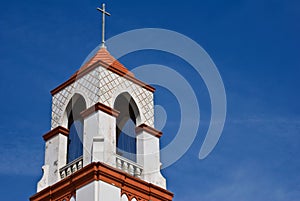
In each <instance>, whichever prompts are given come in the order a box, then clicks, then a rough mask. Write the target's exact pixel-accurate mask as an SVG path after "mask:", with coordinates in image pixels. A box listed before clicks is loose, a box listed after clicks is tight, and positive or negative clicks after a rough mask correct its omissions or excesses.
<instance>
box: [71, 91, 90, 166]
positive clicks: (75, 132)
mask: <svg viewBox="0 0 300 201" xmlns="http://www.w3.org/2000/svg"><path fill="white" fill-rule="evenodd" d="M85 109H86V102H85V100H84V98H83V97H82V96H80V95H78V94H76V95H74V96H73V97H72V99H71V100H70V102H69V104H68V106H67V116H68V129H69V131H70V132H69V136H68V148H67V150H68V151H67V163H70V162H72V161H74V160H76V159H77V158H79V157H81V156H82V154H83V144H82V142H83V126H84V121H83V118H82V117H81V115H80V113H81V112H82V111H84V110H85Z"/></svg>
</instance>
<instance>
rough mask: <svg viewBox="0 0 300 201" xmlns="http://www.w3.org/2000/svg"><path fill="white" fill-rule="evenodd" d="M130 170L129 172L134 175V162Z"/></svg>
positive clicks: (130, 165)
mask: <svg viewBox="0 0 300 201" xmlns="http://www.w3.org/2000/svg"><path fill="white" fill-rule="evenodd" d="M128 170H129V172H128V173H129V174H131V175H134V167H133V165H132V164H129V168H128Z"/></svg>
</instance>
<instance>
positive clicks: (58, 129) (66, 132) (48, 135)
mask: <svg viewBox="0 0 300 201" xmlns="http://www.w3.org/2000/svg"><path fill="white" fill-rule="evenodd" d="M58 134H63V135H65V136H68V135H69V129H67V128H64V127H62V126H58V127H56V128H54V129H52V130H51V131H49V132H48V133H46V134H44V135H43V138H44V140H45V141H47V140H49V139H50V138H52V137H54V136H56V135H58Z"/></svg>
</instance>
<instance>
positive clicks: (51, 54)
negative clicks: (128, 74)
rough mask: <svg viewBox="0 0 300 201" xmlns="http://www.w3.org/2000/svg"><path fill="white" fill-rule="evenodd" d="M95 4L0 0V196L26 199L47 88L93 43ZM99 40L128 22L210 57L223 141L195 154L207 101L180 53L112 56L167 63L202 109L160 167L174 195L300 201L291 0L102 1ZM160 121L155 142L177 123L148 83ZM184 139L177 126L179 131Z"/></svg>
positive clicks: (37, 167)
mask: <svg viewBox="0 0 300 201" xmlns="http://www.w3.org/2000/svg"><path fill="white" fill-rule="evenodd" d="M100 3H102V2H99V1H95V0H88V1H78V0H73V1H70V0H51V1H50V0H39V1H33V0H28V1H20V0H11V1H1V8H2V10H1V13H0V67H1V74H0V76H1V79H0V90H1V104H0V109H1V111H2V115H1V116H0V160H1V161H0V194H1V195H2V197H3V200H8V199H10V200H27V199H28V197H29V196H31V195H33V194H34V193H35V189H36V183H37V181H38V180H39V179H40V177H41V175H42V172H41V166H42V164H43V154H44V142H43V139H42V135H43V134H44V133H46V132H47V131H48V130H49V129H50V109H51V108H50V107H51V95H50V93H49V91H50V90H51V89H53V88H55V87H56V86H57V85H59V84H60V83H62V82H63V81H65V80H66V79H67V78H69V76H70V75H72V73H74V72H75V71H76V70H77V69H78V68H79V67H80V64H81V63H82V62H83V60H84V59H85V57H86V56H87V55H88V54H89V52H90V51H91V50H92V49H93V48H94V47H96V46H97V45H98V44H99V42H100V23H101V22H100V16H99V13H98V12H97V11H96V9H95V8H96V7H97V6H99V5H100ZM106 3H107V9H108V10H109V11H110V12H111V14H112V16H111V17H110V18H109V19H108V29H107V37H112V36H114V35H117V34H119V33H122V32H124V31H129V30H132V29H137V28H148V27H156V28H164V29H170V30H173V31H177V32H179V33H182V34H185V35H186V36H188V37H190V38H191V39H193V40H194V41H196V42H197V43H199V44H200V45H201V46H202V47H203V48H204V49H205V50H206V51H207V52H208V53H209V55H210V56H211V57H212V59H213V60H214V62H215V64H216V65H217V67H218V69H219V72H220V74H221V76H222V79H223V82H224V85H225V88H226V94H227V101H228V105H227V106H228V108H227V109H228V113H227V119H226V124H225V128H224V131H223V134H222V137H221V139H220V141H219V143H218V145H217V146H216V148H215V149H214V151H213V152H212V153H211V154H210V155H209V156H208V157H207V158H206V159H204V160H199V159H198V153H199V149H200V147H201V144H202V142H203V139H204V137H205V134H206V132H207V129H208V123H209V120H210V100H209V96H208V92H207V89H206V87H205V84H204V83H203V81H202V80H201V79H199V78H195V77H193V76H192V75H193V74H194V71H193V69H192V68H191V67H190V66H189V65H188V64H187V63H185V62H184V61H182V60H180V59H179V58H176V57H175V56H174V55H169V54H166V53H162V52H157V51H141V52H136V53H133V54H130V55H128V56H126V57H124V58H121V62H122V63H123V64H124V65H125V66H127V67H128V68H129V69H132V68H134V67H137V66H139V65H144V64H148V63H159V64H164V65H167V66H172V68H173V69H175V70H176V71H178V72H180V73H181V74H182V75H183V76H185V77H186V78H187V80H188V81H189V82H190V84H191V85H192V86H193V88H194V90H195V93H196V95H197V98H198V101H199V106H200V108H201V122H200V127H199V131H198V135H197V138H196V139H195V141H194V143H193V144H192V146H191V147H190V149H189V150H188V152H187V153H186V154H185V155H184V156H183V157H182V158H181V159H180V160H178V161H177V162H176V163H174V164H173V165H172V166H170V167H168V168H166V169H164V170H163V174H164V175H165V176H166V178H167V181H168V188H169V190H171V191H172V192H174V193H175V198H174V200H175V201H179V200H180V201H186V200H202V201H208V200H209V201H214V200H223V201H227V200H231V201H232V200H239V201H250V200H251V201H252V200H256V201H262V200H264V201H265V200H272V201H277V200H278V201H279V200H280V201H296V200H299V199H300V174H299V170H300V160H299V154H300V135H299V131H300V109H299V105H298V104H299V102H300V95H299V89H298V88H299V86H300V80H299V73H300V69H299V66H300V59H299V52H300V51H299V46H300V39H299V33H300V25H299V21H300V3H299V1H296V0H290V1H286V0H274V1H271V0H270V1H263V0H226V1H225V0H222V1H221V0H210V1H177V0H175V1H174V0H173V1H171V0H165V1H158V0H153V1H135V0H134V1H106ZM155 95H156V97H155V100H156V103H158V104H160V105H162V106H164V107H165V110H166V111H167V114H168V119H167V123H166V125H165V127H164V128H163V131H164V136H163V137H162V138H161V140H162V146H166V144H168V142H170V141H171V140H172V139H173V138H174V135H173V134H174V133H176V131H177V129H178V124H179V119H180V116H178V111H179V108H178V104H176V102H175V103H174V104H170V102H172V100H173V98H174V97H172V94H171V93H169V92H168V91H167V90H166V89H163V88H162V87H157V92H156V94H155ZM187 135H188V133H187Z"/></svg>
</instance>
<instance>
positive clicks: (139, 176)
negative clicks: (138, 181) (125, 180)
mask: <svg viewBox="0 0 300 201" xmlns="http://www.w3.org/2000/svg"><path fill="white" fill-rule="evenodd" d="M141 173H142V172H141V169H140V168H139V167H136V168H135V172H134V176H135V177H138V178H141Z"/></svg>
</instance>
